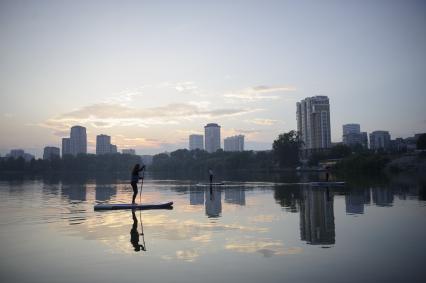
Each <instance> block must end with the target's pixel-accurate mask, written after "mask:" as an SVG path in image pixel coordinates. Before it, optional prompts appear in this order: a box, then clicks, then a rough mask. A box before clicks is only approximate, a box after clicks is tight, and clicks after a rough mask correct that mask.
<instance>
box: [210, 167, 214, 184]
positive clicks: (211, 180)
mask: <svg viewBox="0 0 426 283" xmlns="http://www.w3.org/2000/svg"><path fill="white" fill-rule="evenodd" d="M209 177H210V184H211V183H213V170H212V169H211V168H209Z"/></svg>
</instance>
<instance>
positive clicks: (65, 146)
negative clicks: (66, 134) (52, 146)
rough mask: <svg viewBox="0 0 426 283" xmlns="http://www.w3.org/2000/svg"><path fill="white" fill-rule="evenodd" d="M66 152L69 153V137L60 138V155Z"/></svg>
mask: <svg viewBox="0 0 426 283" xmlns="http://www.w3.org/2000/svg"><path fill="white" fill-rule="evenodd" d="M67 154H71V140H70V138H63V139H62V157H64V156H65V155H67Z"/></svg>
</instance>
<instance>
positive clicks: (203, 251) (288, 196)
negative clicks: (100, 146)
mask: <svg viewBox="0 0 426 283" xmlns="http://www.w3.org/2000/svg"><path fill="white" fill-rule="evenodd" d="M291 180H292V179H291ZM291 180H290V181H289V182H282V180H280V182H279V183H278V182H277V183H274V182H237V181H234V182H230V181H228V182H226V185H224V186H217V187H199V186H196V185H194V184H195V182H194V181H188V180H186V181H185V180H180V181H170V180H167V181H166V180H146V181H145V182H144V189H143V193H142V202H157V201H169V200H172V201H174V209H173V210H170V211H169V210H158V211H154V210H152V211H138V212H135V211H129V210H126V211H105V212H95V211H94V210H93V205H94V204H95V203H100V202H102V203H127V202H129V199H130V197H131V194H132V190H131V188H130V187H129V185H128V184H127V180H126V181H120V180H113V181H111V180H107V181H103V180H100V179H95V180H91V181H84V182H82V183H81V182H72V181H70V180H67V181H65V182H63V181H58V180H56V179H52V180H51V181H47V182H41V181H28V180H18V181H13V180H8V181H0V227H1V231H2V234H1V235H0V240H1V245H2V255H0V258H1V260H2V262H4V263H5V265H4V266H3V267H0V271H1V272H0V274H1V275H0V276H1V278H0V279H1V281H2V282H11V281H15V282H30V281H31V282H32V283H34V282H47V281H50V282H54V281H56V282H59V281H65V282H87V281H119V280H120V281H121V282H134V281H135V280H138V278H139V277H138V274H140V273H142V274H144V276H145V278H149V280H148V279H147V280H148V281H150V282H151V281H152V282H198V281H199V280H196V278H201V277H202V278H207V279H206V280H205V281H206V282H210V281H211V282H213V281H214V282H217V281H227V280H228V281H230V279H233V278H238V279H236V280H232V281H241V282H244V283H246V282H259V281H266V282H278V281H283V280H284V279H288V280H291V281H295V282H312V281H319V282H341V281H346V280H347V279H348V278H358V277H359V270H363V272H364V273H365V274H368V277H367V276H366V277H363V278H362V281H365V282H378V281H387V282H398V281H404V280H402V279H406V280H405V281H407V282H408V281H410V282H415V281H416V280H417V278H422V277H421V276H420V275H421V272H422V269H421V268H420V265H422V263H423V262H424V261H425V260H426V256H425V253H424V252H423V251H424V249H425V245H424V244H423V242H424V241H423V240H424V238H425V237H426V225H425V224H424V223H425V222H424V221H423V218H424V215H425V213H426V205H425V202H424V200H425V185H424V184H423V183H419V182H413V181H412V180H411V179H409V180H405V179H398V180H396V181H393V182H391V183H389V184H377V183H371V184H369V183H365V182H364V183H362V184H356V183H351V182H349V183H348V184H347V186H346V187H343V188H334V187H330V188H318V187H315V188H314V187H311V186H309V185H307V184H299V182H291ZM295 183H296V184H295ZM354 216H355V217H354ZM26 235H31V245H30V244H28V245H27V244H25V243H27V242H28V237H27V236H26ZM145 241H146V242H147V243H149V249H147V248H146V243H145ZM22 243H24V244H22ZM322 247H332V248H331V249H322ZM141 251H144V252H141ZM135 252H138V253H135ZM342 254H345V255H346V256H345V257H342V256H341V255H342ZM136 255H137V260H135V256H136ZM366 257H367V258H368V259H367V260H366V259H365V258H366ZM31 258H39V260H32V259H31ZM370 259H371V260H370ZM67 260H68V261H72V262H78V263H79V264H78V265H77V264H75V265H73V264H71V266H67V267H69V268H66V269H65V268H61V265H62V264H64V262H67ZM390 260H391V261H390ZM166 265H167V270H168V271H170V272H164V267H165V266H166ZM390 265H397V266H399V268H398V270H397V269H395V271H394V269H392V270H389V268H388V267H389V266H390ZM212 266H216V267H218V268H220V270H221V272H220V274H217V272H213V271H212V269H211V267H212ZM327 266H328V267H329V266H334V267H336V268H335V270H334V271H333V272H332V273H326V272H325V271H326V270H329V268H327ZM351 266H352V267H353V266H357V268H356V270H355V269H353V268H351ZM22 268H25V269H26V270H29V272H28V273H27V274H21V273H19V271H20V270H21V269H22ZM118 269H119V270H123V272H119V273H117V270H118ZM31 270H32V272H33V273H31ZM52 270H53V271H52ZM88 270H89V271H88ZM124 270H126V271H124ZM183 270H184V271H185V272H182V271H183ZM265 270H267V272H266V271H265ZM48 271H49V272H48ZM397 271H398V272H399V273H397ZM55 272H57V274H56V275H55ZM260 273H261V274H262V276H261V277H259V276H257V274H260ZM400 273H402V274H404V276H405V277H404V278H402V277H401V275H399V274H400ZM79 274H82V275H79ZM89 274H95V275H96V276H95V277H96V280H95V277H93V278H91V279H93V280H88V279H87V276H89ZM398 276H399V277H398ZM89 277H90V276H89ZM51 278H55V280H54V279H51ZM67 278H69V279H67ZM61 279H64V280H61ZM101 279H102V280H101ZM348 281H352V282H356V280H355V279H354V280H348Z"/></svg>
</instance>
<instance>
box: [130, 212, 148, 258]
mask: <svg viewBox="0 0 426 283" xmlns="http://www.w3.org/2000/svg"><path fill="white" fill-rule="evenodd" d="M132 218H133V226H132V229H131V230H130V243H132V245H133V247H134V248H135V252H139V251H140V250H143V251H146V248H145V239H144V237H145V236H144V234H143V228H142V219H141V230H142V233H140V234H139V231H138V219H137V218H136V215H135V210H134V209H132ZM139 235H141V236H142V239H143V245H141V244H139Z"/></svg>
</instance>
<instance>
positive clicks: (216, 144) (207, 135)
mask: <svg viewBox="0 0 426 283" xmlns="http://www.w3.org/2000/svg"><path fill="white" fill-rule="evenodd" d="M204 141H205V142H204V144H205V148H206V151H207V152H209V153H212V152H216V151H217V150H218V149H220V126H219V125H218V124H216V123H210V124H207V125H206V126H204Z"/></svg>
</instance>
